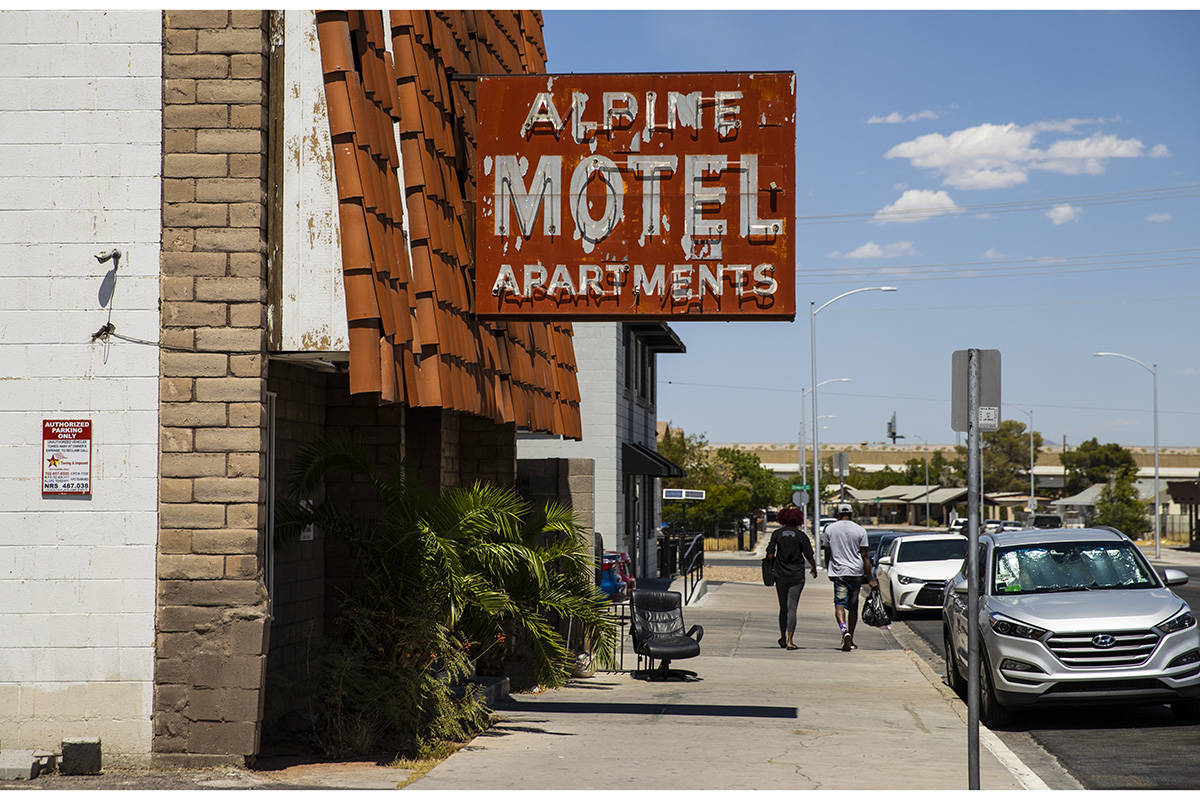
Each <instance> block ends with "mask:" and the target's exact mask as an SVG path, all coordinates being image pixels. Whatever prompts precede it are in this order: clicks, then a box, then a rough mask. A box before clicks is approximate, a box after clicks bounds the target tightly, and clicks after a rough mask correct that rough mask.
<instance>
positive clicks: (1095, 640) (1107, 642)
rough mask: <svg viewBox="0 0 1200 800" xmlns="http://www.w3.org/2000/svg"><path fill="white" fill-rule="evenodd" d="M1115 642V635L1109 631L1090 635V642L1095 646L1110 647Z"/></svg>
mask: <svg viewBox="0 0 1200 800" xmlns="http://www.w3.org/2000/svg"><path fill="white" fill-rule="evenodd" d="M1116 643H1117V637H1115V636H1113V635H1112V634H1110V633H1097V634H1096V635H1095V636H1093V637H1092V644H1094V645H1096V647H1101V648H1103V647H1112V646H1113V645H1114V644H1116Z"/></svg>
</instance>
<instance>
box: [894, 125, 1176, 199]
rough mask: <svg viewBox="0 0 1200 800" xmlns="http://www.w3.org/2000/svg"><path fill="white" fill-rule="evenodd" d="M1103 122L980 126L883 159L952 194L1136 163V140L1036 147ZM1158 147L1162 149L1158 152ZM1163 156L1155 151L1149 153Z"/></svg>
mask: <svg viewBox="0 0 1200 800" xmlns="http://www.w3.org/2000/svg"><path fill="white" fill-rule="evenodd" d="M1100 121H1103V120H1081V119H1069V120H1064V121H1057V122H1056V121H1051V122H1036V123H1033V124H1032V125H1025V126H1021V125H1017V124H1016V123H1013V122H1010V123H1007V124H1005V125H995V124H992V123H984V124H982V125H976V126H974V127H971V128H963V129H962V130H958V131H954V132H953V133H951V134H949V135H948V136H947V135H943V134H940V133H929V134H925V135H924V136H918V137H917V138H915V139H911V140H909V141H907V142H901V143H900V144H898V145H895V146H894V147H892V148H891V149H890V150H888V151H887V153H885V154H884V158H907V159H908V160H909V161H910V162H911V163H912V165H913V166H914V167H920V168H922V169H932V170H936V171H937V172H939V173H940V174H941V175H942V176H943V179H942V184H943V185H944V186H952V187H954V188H956V189H1007V188H1009V187H1011V186H1017V185H1018V184H1022V183H1026V182H1027V181H1028V180H1029V174H1030V172H1032V171H1033V170H1044V171H1047V172H1059V173H1063V174H1066V175H1084V174H1086V175H1099V174H1102V173H1103V172H1104V165H1105V161H1106V160H1107V159H1110V158H1140V157H1142V156H1144V155H1146V152H1145V145H1144V144H1142V142H1141V141H1140V140H1138V139H1121V138H1119V137H1117V136H1115V135H1113V134H1099V133H1097V134H1093V135H1091V136H1087V137H1085V138H1082V139H1059V140H1057V141H1055V142H1052V143H1050V144H1049V145H1048V146H1047V147H1045V148H1044V149H1043V148H1039V147H1038V146H1037V138H1038V135H1039V134H1041V133H1046V132H1058V133H1069V132H1073V131H1074V126H1075V125H1079V124H1083V123H1090V122H1100ZM1159 147H1162V150H1161V151H1160V150H1159ZM1160 152H1161V153H1163V154H1164V155H1165V154H1166V148H1165V147H1163V146H1161V145H1160V146H1157V147H1155V148H1154V149H1152V150H1151V151H1150V155H1154V154H1155V153H1160Z"/></svg>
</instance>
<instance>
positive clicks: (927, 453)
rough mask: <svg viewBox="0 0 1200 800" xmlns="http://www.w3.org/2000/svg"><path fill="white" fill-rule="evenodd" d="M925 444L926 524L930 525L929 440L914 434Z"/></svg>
mask: <svg viewBox="0 0 1200 800" xmlns="http://www.w3.org/2000/svg"><path fill="white" fill-rule="evenodd" d="M913 438H915V439H920V440H921V444H923V445H924V446H925V525H926V526H928V525H929V440H928V439H926V438H925V437H924V436H914V437H913Z"/></svg>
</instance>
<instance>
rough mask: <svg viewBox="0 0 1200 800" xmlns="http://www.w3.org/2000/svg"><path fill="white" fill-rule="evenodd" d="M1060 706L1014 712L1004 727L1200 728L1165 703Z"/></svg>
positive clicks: (1199, 722)
mask: <svg viewBox="0 0 1200 800" xmlns="http://www.w3.org/2000/svg"><path fill="white" fill-rule="evenodd" d="M1062 712H1063V709H1062V708H1057V707H1048V708H1030V709H1022V710H1021V711H1019V712H1017V715H1016V718H1015V719H1014V720H1013V721H1012V723H1011V724H1010V725H1008V726H1006V728H1007V730H1022V731H1028V732H1030V733H1037V732H1039V731H1043V730H1044V731H1051V730H1059V731H1072V730H1091V731H1095V730H1105V729H1107V730H1121V729H1137V728H1183V729H1197V728H1200V720H1180V719H1177V718H1176V717H1175V713H1174V712H1173V711H1171V709H1170V708H1168V707H1167V706H1165V705H1145V706H1137V705H1112V706H1083V705H1078V706H1072V707H1071V708H1070V714H1069V715H1068V714H1063V713H1062Z"/></svg>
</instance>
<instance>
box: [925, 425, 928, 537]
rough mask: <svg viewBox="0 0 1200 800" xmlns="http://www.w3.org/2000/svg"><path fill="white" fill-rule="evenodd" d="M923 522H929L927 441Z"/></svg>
mask: <svg viewBox="0 0 1200 800" xmlns="http://www.w3.org/2000/svg"><path fill="white" fill-rule="evenodd" d="M925 524H926V525H928V524H929V443H928V442H926V444H925Z"/></svg>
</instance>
